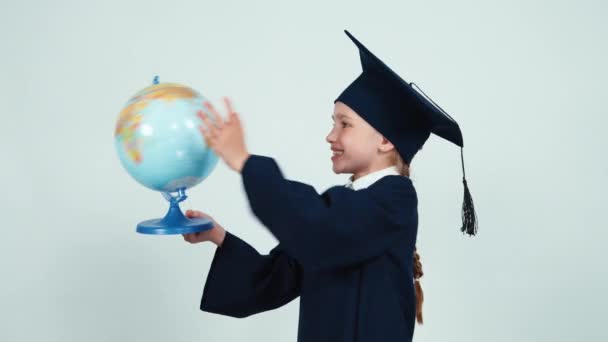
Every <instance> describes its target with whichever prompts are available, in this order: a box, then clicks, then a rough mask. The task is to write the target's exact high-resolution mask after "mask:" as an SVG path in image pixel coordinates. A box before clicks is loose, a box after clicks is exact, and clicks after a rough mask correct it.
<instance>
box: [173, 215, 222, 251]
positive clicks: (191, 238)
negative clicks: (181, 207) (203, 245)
mask: <svg viewBox="0 0 608 342" xmlns="http://www.w3.org/2000/svg"><path fill="white" fill-rule="evenodd" d="M186 217H188V218H199V217H204V218H206V219H209V220H210V221H211V222H212V223H213V228H211V229H209V230H206V231H202V232H196V233H188V234H182V236H183V237H184V240H185V241H187V242H190V243H199V242H204V241H211V242H213V243H214V244H216V245H217V246H218V247H219V246H221V245H222V242H224V237H225V236H226V231H225V230H224V227H222V226H221V225H220V224H218V223H217V222H215V220H214V219H213V217H211V216H209V215H207V214H205V213H203V212H201V211H198V210H190V209H188V210H186Z"/></svg>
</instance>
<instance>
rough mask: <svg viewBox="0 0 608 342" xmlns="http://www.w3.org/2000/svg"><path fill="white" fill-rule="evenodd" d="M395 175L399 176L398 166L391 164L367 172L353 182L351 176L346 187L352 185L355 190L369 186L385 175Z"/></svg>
mask: <svg viewBox="0 0 608 342" xmlns="http://www.w3.org/2000/svg"><path fill="white" fill-rule="evenodd" d="M389 175H395V176H399V175H400V174H399V171H397V167H396V166H389V167H387V168H385V169H382V170H378V171H374V172H371V173H368V174H366V175H365V176H363V177H359V178H357V179H356V180H355V181H354V182H353V180H352V179H353V176H350V178H349V179H348V183H346V187H352V189H353V190H361V189H365V188H367V187H368V186H370V185H372V184H374V183H375V182H376V181H378V180H380V179H381V178H382V177H384V176H389Z"/></svg>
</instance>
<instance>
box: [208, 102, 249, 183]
mask: <svg viewBox="0 0 608 342" xmlns="http://www.w3.org/2000/svg"><path fill="white" fill-rule="evenodd" d="M224 104H225V106H226V111H227V112H228V119H227V120H226V121H224V120H223V119H222V117H221V115H220V114H219V113H218V111H217V110H216V109H215V108H214V107H213V105H212V104H211V103H209V102H205V103H204V105H205V107H207V110H208V112H209V113H210V115H211V117H212V118H213V122H211V120H210V119H209V118H208V117H207V116H206V115H205V114H203V113H199V117H200V118H201V120H203V122H204V123H205V125H204V126H205V127H203V126H201V127H200V131H201V133H202V134H203V137H204V138H205V142H206V143H207V145H208V146H209V147H210V148H211V149H212V150H213V151H214V152H215V153H216V154H217V155H218V156H219V157H220V158H222V160H224V162H225V163H226V165H228V167H230V168H231V169H233V170H235V171H237V172H239V173H240V172H241V170H242V168H243V165H244V164H245V161H246V160H247V158H248V157H249V152H247V147H246V146H245V133H244V131H243V126H242V124H241V120H240V118H239V116H238V114H237V113H236V112H235V111H234V109H233V108H232V104H231V102H230V100H229V99H228V98H224Z"/></svg>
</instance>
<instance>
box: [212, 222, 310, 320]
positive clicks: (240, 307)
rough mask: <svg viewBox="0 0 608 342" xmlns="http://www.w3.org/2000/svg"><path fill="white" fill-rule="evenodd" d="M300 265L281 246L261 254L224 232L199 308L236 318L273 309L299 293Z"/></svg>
mask: <svg viewBox="0 0 608 342" xmlns="http://www.w3.org/2000/svg"><path fill="white" fill-rule="evenodd" d="M299 267H300V266H299V265H298V264H297V263H296V262H295V260H294V259H293V258H291V257H289V256H288V255H287V254H285V252H284V251H283V250H282V248H281V246H280V245H278V246H277V247H275V248H274V249H273V250H271V251H270V253H269V254H268V255H261V254H260V253H258V252H257V251H256V250H255V249H254V248H253V247H251V246H250V245H249V244H247V243H246V242H245V241H243V240H241V239H239V238H238V237H236V236H235V235H233V234H231V233H229V232H226V236H225V238H224V242H223V243H222V245H221V247H218V248H217V249H216V251H215V255H214V257H213V261H212V262H211V267H210V270H209V274H208V275H207V281H206V283H205V287H204V290H203V296H202V298H201V305H200V309H201V310H202V311H206V312H210V313H216V314H220V315H225V316H231V317H237V318H243V317H247V316H251V315H253V314H257V313H260V312H263V311H267V310H272V309H276V308H278V307H280V306H283V305H285V304H287V303H289V302H290V301H292V300H293V299H295V298H297V297H298V296H299V295H300V288H301V275H300V269H299Z"/></svg>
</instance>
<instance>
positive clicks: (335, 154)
mask: <svg viewBox="0 0 608 342" xmlns="http://www.w3.org/2000/svg"><path fill="white" fill-rule="evenodd" d="M332 151H333V153H332V155H331V160H332V161H333V160H336V159H338V158H340V157H341V156H342V155H343V154H344V151H342V150H332Z"/></svg>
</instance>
